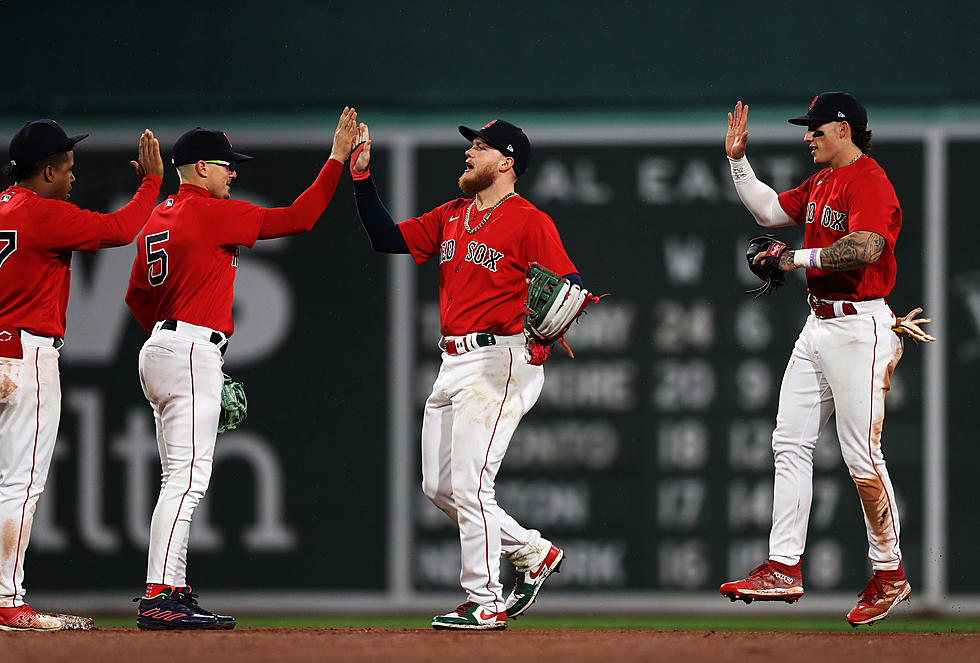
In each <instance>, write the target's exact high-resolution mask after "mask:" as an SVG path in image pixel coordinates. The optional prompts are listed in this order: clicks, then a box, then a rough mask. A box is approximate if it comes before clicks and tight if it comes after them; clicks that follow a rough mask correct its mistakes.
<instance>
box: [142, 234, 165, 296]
mask: <svg viewBox="0 0 980 663" xmlns="http://www.w3.org/2000/svg"><path fill="white" fill-rule="evenodd" d="M169 239H170V231H169V230H164V231H163V232H162V233H156V234H153V235H147V236H146V277H147V280H149V282H150V285H152V286H158V285H161V284H162V283H163V282H164V281H166V280H167V273H168V272H169V270H170V261H169V257H168V256H167V252H166V251H165V250H164V249H162V248H158V247H159V246H160V245H161V244H163V243H164V242H166V241H168V240H169Z"/></svg>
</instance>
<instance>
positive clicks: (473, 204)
mask: <svg viewBox="0 0 980 663" xmlns="http://www.w3.org/2000/svg"><path fill="white" fill-rule="evenodd" d="M516 195H517V194H516V193H514V192H513V191H511V192H510V193H508V194H507V195H506V196H504V197H503V198H501V199H500V200H498V201H497V204H496V205H494V206H493V207H491V208H490V209H489V210H488V211H487V213H486V214H485V215H484V217H483V221H480V224H479V225H478V226H477V227H476V228H470V214H471V213H472V212H473V208H474V207H476V198H473V202H471V203H470V204H469V206H468V207H467V208H466V216H465V217H464V218H463V228H465V229H466V232H468V233H469V234H471V235H472V234H473V233H475V232H476V231H477V230H479V229H480V228H482V227H483V224H485V223H486V222H487V221H489V220H490V215H491V214H493V211H494V210H495V209H497V208H498V207H500V205H501V204H502V203H503V202H504V201H505V200H507V199H508V198H510V197H511V196H516Z"/></svg>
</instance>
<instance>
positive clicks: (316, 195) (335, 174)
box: [259, 106, 357, 239]
mask: <svg viewBox="0 0 980 663" xmlns="http://www.w3.org/2000/svg"><path fill="white" fill-rule="evenodd" d="M356 126H357V111H356V110H354V109H353V108H349V107H347V106H345V107H344V110H343V112H342V113H341V114H340V119H339V120H337V129H336V131H334V134H333V147H331V149H330V158H328V159H327V162H326V163H325V164H324V165H323V168H321V169H320V174H319V175H317V178H316V180H314V182H313V184H311V185H310V187H309V188H308V189H307V190H306V191H304V192H303V193H301V194H300V195H299V197H298V198H297V199H296V200H294V201H293V204H292V205H290V206H289V207H274V208H270V209H267V210H266V211H265V217H264V218H263V220H262V227H261V228H260V229H259V239H273V238H276V237H288V236H289V235H298V234H299V233H304V232H308V231H310V230H312V229H313V226H314V225H316V222H317V219H319V218H320V216H321V215H322V214H323V211H324V210H325V209H327V205H329V204H330V200H331V199H332V198H333V194H334V191H335V190H336V189H337V182H339V181H340V173H341V171H342V170H343V168H344V162H345V161H346V160H347V156H348V155H349V154H350V151H351V149H352V148H353V145H354V136H355V134H356Z"/></svg>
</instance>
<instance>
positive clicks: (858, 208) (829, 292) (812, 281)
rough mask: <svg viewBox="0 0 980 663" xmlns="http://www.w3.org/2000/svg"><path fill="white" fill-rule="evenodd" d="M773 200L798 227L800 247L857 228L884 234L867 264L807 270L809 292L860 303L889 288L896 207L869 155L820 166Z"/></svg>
mask: <svg viewBox="0 0 980 663" xmlns="http://www.w3.org/2000/svg"><path fill="white" fill-rule="evenodd" d="M779 203H780V205H781V206H782V208H783V210H784V211H785V212H786V214H788V215H789V216H790V217H791V218H792V219H793V220H795V221H796V222H797V223H799V224H802V225H803V226H804V237H803V245H804V247H805V248H808V249H822V248H826V247H828V246H830V245H831V244H833V243H834V242H836V241H837V240H838V239H840V238H841V237H843V236H845V235H847V234H849V233H852V232H855V231H858V230H868V231H871V232H874V233H877V234H878V235H881V236H882V237H884V238H885V249H884V251H883V252H882V255H881V258H879V259H878V261H877V262H875V263H873V264H871V265H868V266H867V267H864V268H861V269H856V270H851V271H847V272H832V271H825V270H819V269H807V270H806V278H807V285H808V286H809V288H810V292H811V293H812V294H813V295H814V296H816V297H820V298H821V299H843V300H848V301H866V300H870V299H879V298H881V297H885V296H887V295H888V293H889V292H891V289H892V287H893V286H894V285H895V278H896V275H897V272H898V269H897V266H896V264H895V242H896V241H897V239H898V232H899V230H900V229H901V227H902V210H901V208H900V207H899V204H898V197H897V196H896V195H895V189H894V188H893V187H892V184H891V182H890V181H889V180H888V177H887V175H885V172H884V170H882V168H881V166H879V165H878V163H877V162H876V161H875V160H874V159H872V158H871V157H869V156H862V157H861V158H859V159H858V160H857V161H856V162H854V163H853V164H851V165H850V166H847V167H846V168H838V169H836V170H835V169H831V168H824V169H823V170H821V171H819V172H817V173H816V174H814V175H812V176H811V177H809V178H808V179H807V180H806V181H804V182H803V183H802V184H801V185H800V186H798V187H796V188H795V189H790V190H789V191H786V192H784V193H781V194H779ZM817 210H819V211H820V216H819V219H820V220H819V223H817V222H816V220H817Z"/></svg>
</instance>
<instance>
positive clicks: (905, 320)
mask: <svg viewBox="0 0 980 663" xmlns="http://www.w3.org/2000/svg"><path fill="white" fill-rule="evenodd" d="M920 313H922V308H921V307H918V306H917V307H916V308H914V309H912V310H911V311H909V312H908V314H907V315H903V316H897V317H896V318H895V324H894V325H892V331H893V332H895V333H896V334H898V335H899V336H908V337H909V338H911V339H912V340H913V341H915V342H916V343H918V342H919V341H922V342H923V343H932V342H933V341H935V340H936V337H935V336H933V335H932V334H927V333H925V332H924V331H922V329H921V328H920V327H919V325H921V324H925V323H927V322H932V318H919V319H916V317H915V316H917V315H919V314H920Z"/></svg>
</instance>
